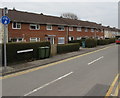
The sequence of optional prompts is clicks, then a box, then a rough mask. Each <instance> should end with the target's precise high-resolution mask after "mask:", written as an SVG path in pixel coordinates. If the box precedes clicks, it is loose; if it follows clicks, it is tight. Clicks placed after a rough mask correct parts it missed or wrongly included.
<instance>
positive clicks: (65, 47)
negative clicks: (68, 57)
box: [57, 43, 80, 54]
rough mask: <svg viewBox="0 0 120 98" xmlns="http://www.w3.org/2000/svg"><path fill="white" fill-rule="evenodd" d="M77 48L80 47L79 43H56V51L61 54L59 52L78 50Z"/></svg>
mask: <svg viewBox="0 0 120 98" xmlns="http://www.w3.org/2000/svg"><path fill="white" fill-rule="evenodd" d="M79 48H80V45H79V43H70V44H62V45H57V53H58V54H61V53H67V52H73V51H78V50H79Z"/></svg>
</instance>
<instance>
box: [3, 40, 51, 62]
mask: <svg viewBox="0 0 120 98" xmlns="http://www.w3.org/2000/svg"><path fill="white" fill-rule="evenodd" d="M44 46H49V47H50V43H49V42H30V43H8V44H7V49H6V50H7V62H8V64H10V63H15V62H21V61H28V60H33V59H37V58H38V47H44ZM2 48H3V47H2ZM27 49H33V52H26V53H19V54H18V53H17V51H20V50H27ZM2 50H3V49H2ZM2 53H4V51H2Z"/></svg>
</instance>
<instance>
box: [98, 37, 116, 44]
mask: <svg viewBox="0 0 120 98" xmlns="http://www.w3.org/2000/svg"><path fill="white" fill-rule="evenodd" d="M114 42H115V38H110V39H100V40H97V45H107V44H111V43H114Z"/></svg>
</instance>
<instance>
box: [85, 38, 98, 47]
mask: <svg viewBox="0 0 120 98" xmlns="http://www.w3.org/2000/svg"><path fill="white" fill-rule="evenodd" d="M96 46H97V40H95V39H92V38H89V39H86V40H85V47H87V48H93V47H96Z"/></svg>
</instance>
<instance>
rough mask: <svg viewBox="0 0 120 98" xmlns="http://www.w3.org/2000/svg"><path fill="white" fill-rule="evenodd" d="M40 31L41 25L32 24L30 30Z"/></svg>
mask: <svg viewBox="0 0 120 98" xmlns="http://www.w3.org/2000/svg"><path fill="white" fill-rule="evenodd" d="M39 29H40V25H38V24H30V30H39Z"/></svg>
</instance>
